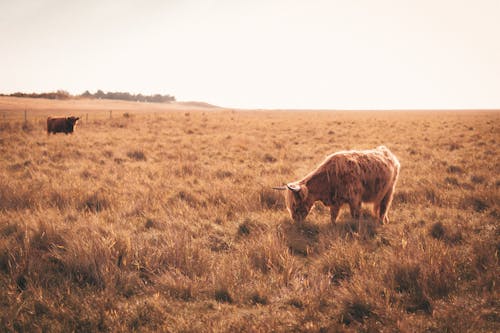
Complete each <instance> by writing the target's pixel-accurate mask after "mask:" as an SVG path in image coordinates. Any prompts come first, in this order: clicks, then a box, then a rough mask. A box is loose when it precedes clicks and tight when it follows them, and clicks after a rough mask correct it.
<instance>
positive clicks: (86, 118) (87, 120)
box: [85, 113, 89, 124]
mask: <svg viewBox="0 0 500 333" xmlns="http://www.w3.org/2000/svg"><path fill="white" fill-rule="evenodd" d="M88 122H89V114H88V113H86V114H85V124H88Z"/></svg>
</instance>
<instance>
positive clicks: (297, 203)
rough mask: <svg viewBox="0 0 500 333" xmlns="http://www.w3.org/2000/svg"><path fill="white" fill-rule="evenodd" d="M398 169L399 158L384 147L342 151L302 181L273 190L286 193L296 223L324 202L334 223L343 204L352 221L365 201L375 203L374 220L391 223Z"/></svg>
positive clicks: (358, 214) (287, 203)
mask: <svg viewBox="0 0 500 333" xmlns="http://www.w3.org/2000/svg"><path fill="white" fill-rule="evenodd" d="M399 168H400V165H399V161H398V159H397V158H396V156H394V154H392V153H391V152H390V151H389V149H387V148H386V147H385V146H380V147H377V148H376V149H372V150H360V151H356V150H351V151H342V152H337V153H334V154H332V155H329V156H328V157H327V158H326V159H325V160H324V161H323V162H322V163H321V164H320V165H319V166H318V167H317V168H316V169H315V170H314V171H312V172H311V173H309V174H308V175H307V176H305V177H304V178H303V179H301V180H299V181H296V182H292V183H288V184H287V185H286V186H282V187H274V189H276V190H285V191H286V192H285V201H286V207H287V210H288V212H289V213H290V216H291V217H292V219H293V220H294V221H295V222H302V221H303V220H304V219H305V218H306V216H307V214H308V213H309V211H310V210H311V207H312V206H313V204H314V203H315V202H316V201H321V202H322V203H323V204H324V205H326V206H328V207H330V215H331V221H332V223H335V221H336V220H337V216H338V214H339V211H340V208H341V206H342V205H344V204H348V205H349V208H350V211H351V216H352V217H353V218H359V217H360V212H361V204H362V203H363V202H364V203H373V212H374V214H375V217H376V218H377V219H378V220H379V221H380V223H384V222H388V221H389V219H388V217H387V211H388V210H389V207H390V205H391V201H392V197H393V193H394V189H395V187H396V181H397V179H398V175H399Z"/></svg>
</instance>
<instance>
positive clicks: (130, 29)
mask: <svg viewBox="0 0 500 333" xmlns="http://www.w3.org/2000/svg"><path fill="white" fill-rule="evenodd" d="M0 32H1V42H0V93H12V92H16V91H22V92H44V91H54V90H58V89H63V90H67V91H69V92H70V93H72V94H80V93H82V92H84V91H85V90H90V91H91V92H95V91H96V90H97V89H102V90H104V91H127V92H130V93H143V94H152V93H161V94H170V95H174V96H175V97H176V98H177V100H184V101H188V100H189V101H191V100H196V101H205V102H208V103H212V104H216V105H220V106H226V107H241V108H309V109H311V108H320V109H422V108H426V109H436V108H438V109H440V108H446V109H454V108H500V0H469V1H466V0H413V1H409V0H330V1H319V0H312V1H305V0H302V1H295V0H289V1H284V0H283V1H281V0H276V1H273V0H268V1H265V0H253V1H250V0H249V1H238V0H232V1H231V0H206V1H201V0H200V1H194V0H184V1H181V0H165V1H160V0H142V1H138V0H137V1H133V0H121V1H110V0H73V1H66V0H15V1H14V0H0Z"/></svg>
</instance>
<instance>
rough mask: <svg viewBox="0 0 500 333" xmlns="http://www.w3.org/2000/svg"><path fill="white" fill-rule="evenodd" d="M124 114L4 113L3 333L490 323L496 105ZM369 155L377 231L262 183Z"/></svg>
mask: <svg viewBox="0 0 500 333" xmlns="http://www.w3.org/2000/svg"><path fill="white" fill-rule="evenodd" d="M126 112H127V116H124V117H115V118H113V119H106V118H104V117H103V118H102V119H99V120H98V121H97V120H96V121H94V120H92V121H89V123H87V124H86V123H83V124H82V126H80V127H77V130H76V132H75V133H74V134H73V135H52V136H47V135H46V133H45V132H44V129H43V122H31V123H30V124H29V125H24V126H23V124H22V122H21V121H17V120H7V121H4V122H1V119H0V156H1V157H0V170H2V172H1V173H0V309H1V311H0V330H1V331H37V330H42V331H43V330H45V331H61V332H63V331H64V332H67V331H171V332H178V331H214V332H220V331H224V332H232V331H282V332H284V331H317V332H320V331H321V332H336V331H391V332H392V331H406V332H414V331H429V332H431V331H432V332H462V331H471V332H481V331H483V332H491V331H497V330H498V329H499V327H500V323H499V318H498V305H499V304H498V285H499V283H498V282H499V281H498V276H500V274H499V273H500V272H499V263H500V262H499V259H500V258H499V252H500V251H499V249H500V243H499V241H498V218H499V215H500V213H499V212H500V207H499V204H498V203H499V202H500V195H499V192H498V188H499V186H498V184H499V183H500V179H499V178H498V174H500V172H499V171H500V169H499V167H500V166H499V163H498V157H497V154H498V150H497V144H498V142H497V141H498V135H499V133H500V127H498V124H499V123H500V122H499V120H500V119H499V118H500V116H499V114H498V112H490V113H473V112H458V113H445V112H443V113H439V117H435V118H434V117H430V116H429V113H425V112H411V113H398V112H378V113H362V112H353V113H349V112H313V113H306V112H277V111H276V112H263V111H261V112H250V111H247V112H229V111H210V112H202V111H194V110H191V111H189V112H187V111H185V110H183V111H182V112H176V111H171V112H168V113H158V114H151V113H147V112H141V111H140V110H130V109H127V111H126ZM113 114H114V115H115V112H114V113H113ZM21 117H22V114H21ZM445 123H446V132H444V130H443V128H444V127H443V126H444V124H445ZM471 128H472V129H471ZM297 129H300V130H299V131H297ZM380 144H385V145H386V146H388V147H390V149H391V150H392V151H394V153H395V154H396V155H397V156H398V158H399V159H400V161H401V164H402V169H401V170H402V171H401V176H400V180H399V183H398V185H397V189H396V194H395V198H394V203H393V206H392V208H391V210H390V211H389V216H390V220H391V222H390V223H388V224H385V225H383V226H381V225H379V224H378V223H377V222H376V221H375V220H374V219H373V218H372V217H371V216H370V214H369V209H368V208H369V207H366V208H365V210H364V214H363V217H362V218H361V221H353V220H352V219H351V218H350V215H349V214H348V211H346V210H344V211H342V212H341V214H340V217H339V219H338V221H337V223H336V224H335V225H332V224H331V223H330V219H329V212H328V209H327V208H326V207H324V206H322V205H321V204H318V205H316V206H315V207H314V208H313V211H312V212H311V214H310V215H309V216H308V218H307V220H306V221H305V222H304V223H303V224H300V225H297V224H293V223H292V221H291V220H290V219H289V217H288V213H287V212H286V209H285V206H284V201H283V198H282V196H281V193H279V192H275V191H272V190H271V187H272V186H277V185H281V184H283V183H286V182H289V181H293V180H296V179H298V178H299V177H301V176H303V175H304V174H306V173H307V172H308V171H310V170H311V169H312V168H313V167H314V166H315V165H316V164H317V163H319V162H320V161H321V160H322V159H323V158H324V156H325V155H327V154H329V153H332V152H334V151H337V150H342V149H350V148H359V149H364V148H373V147H375V146H377V145H380Z"/></svg>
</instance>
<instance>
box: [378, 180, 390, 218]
mask: <svg viewBox="0 0 500 333" xmlns="http://www.w3.org/2000/svg"><path fill="white" fill-rule="evenodd" d="M393 190H394V189H392V188H391V189H390V190H389V192H387V194H386V195H385V196H384V198H383V199H382V201H381V202H380V212H379V215H378V216H379V219H380V223H381V224H384V223H389V218H388V217H387V211H388V210H389V207H390V206H391V202H392V193H393Z"/></svg>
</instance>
